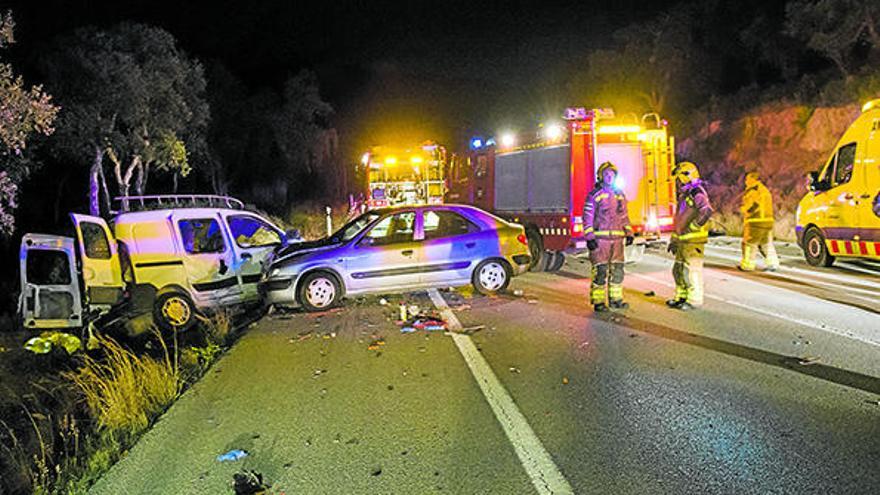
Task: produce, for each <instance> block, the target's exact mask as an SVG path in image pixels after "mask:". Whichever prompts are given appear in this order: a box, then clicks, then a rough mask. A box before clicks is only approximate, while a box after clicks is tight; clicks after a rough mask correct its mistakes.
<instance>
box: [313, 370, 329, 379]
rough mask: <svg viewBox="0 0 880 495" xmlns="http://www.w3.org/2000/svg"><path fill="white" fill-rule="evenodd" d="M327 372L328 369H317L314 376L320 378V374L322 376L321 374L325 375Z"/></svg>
mask: <svg viewBox="0 0 880 495" xmlns="http://www.w3.org/2000/svg"><path fill="white" fill-rule="evenodd" d="M325 373H327V370H322V369H316V370H315V371H314V372H313V373H312V378H318V377H319V376H321V375H323V374H325Z"/></svg>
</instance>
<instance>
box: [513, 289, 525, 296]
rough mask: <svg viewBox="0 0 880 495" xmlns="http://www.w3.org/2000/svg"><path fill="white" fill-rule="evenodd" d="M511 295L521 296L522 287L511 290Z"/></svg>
mask: <svg viewBox="0 0 880 495" xmlns="http://www.w3.org/2000/svg"><path fill="white" fill-rule="evenodd" d="M513 295H514V296H516V297H522V296H523V291H522V289H516V290H514V291H513Z"/></svg>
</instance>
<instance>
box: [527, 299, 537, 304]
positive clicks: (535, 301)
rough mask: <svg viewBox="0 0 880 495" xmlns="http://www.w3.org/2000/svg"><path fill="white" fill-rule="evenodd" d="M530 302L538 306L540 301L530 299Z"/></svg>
mask: <svg viewBox="0 0 880 495" xmlns="http://www.w3.org/2000/svg"><path fill="white" fill-rule="evenodd" d="M528 302H529V304H538V300H537V299H529V301H528Z"/></svg>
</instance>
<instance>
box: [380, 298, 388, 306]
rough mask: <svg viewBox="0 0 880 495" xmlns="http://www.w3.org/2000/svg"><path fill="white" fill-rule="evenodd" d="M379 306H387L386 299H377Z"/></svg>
mask: <svg viewBox="0 0 880 495" xmlns="http://www.w3.org/2000/svg"><path fill="white" fill-rule="evenodd" d="M379 305H380V306H387V305H388V299H385V298H384V297H383V298H382V299H379Z"/></svg>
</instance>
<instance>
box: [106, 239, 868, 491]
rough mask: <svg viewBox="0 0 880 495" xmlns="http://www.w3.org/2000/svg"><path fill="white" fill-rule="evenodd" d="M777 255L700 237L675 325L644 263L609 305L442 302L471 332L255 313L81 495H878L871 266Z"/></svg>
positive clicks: (465, 296) (556, 286)
mask: <svg viewBox="0 0 880 495" xmlns="http://www.w3.org/2000/svg"><path fill="white" fill-rule="evenodd" d="M781 251H782V253H781V254H782V255H783V264H784V265H785V267H784V268H783V270H781V271H780V272H777V273H775V274H768V273H750V274H742V273H740V272H738V271H736V270H735V269H733V268H732V267H733V264H734V262H733V261H731V259H735V258H736V244H735V242H734V241H732V240H727V241H726V240H721V241H716V242H715V245H713V246H712V247H711V248H710V249H709V263H708V269H707V272H706V277H705V278H706V292H707V301H706V305H705V306H704V307H703V308H702V309H700V310H699V311H696V312H691V313H681V312H678V311H674V310H670V309H668V308H666V306H665V305H664V303H663V301H664V300H665V299H666V298H667V297H668V296H669V295H670V294H671V292H672V289H671V288H670V284H671V281H672V278H671V275H670V272H669V271H670V267H671V260H670V259H668V258H667V257H666V256H665V254H664V253H662V252H660V251H650V250H649V253H648V255H647V256H646V257H645V259H644V260H643V261H642V262H640V263H638V264H637V265H634V266H628V268H627V271H628V273H627V280H626V283H625V286H626V291H625V296H626V298H627V299H628V300H629V302H630V304H631V308H630V309H629V310H627V311H626V312H623V313H615V314H611V315H601V316H597V315H594V314H593V313H592V312H591V311H590V309H589V307H588V305H587V304H586V290H587V289H586V287H587V283H588V281H587V279H586V276H587V275H586V274H587V269H588V265H587V264H585V263H580V262H578V261H576V260H572V261H570V262H568V263H567V264H566V266H565V268H564V269H563V271H561V272H559V273H556V274H548V273H541V274H527V275H525V276H522V277H520V278H518V279H516V280H515V281H514V283H513V284H512V287H511V293H510V294H507V295H503V296H499V297H479V296H473V295H472V294H471V293H470V291H467V290H458V291H441V292H439V296H441V297H442V298H443V301H444V303H445V304H448V305H449V306H451V307H452V310H451V311H452V313H453V314H454V315H455V320H457V321H458V322H460V326H461V327H462V328H464V329H467V333H469V334H471V335H469V336H466V335H461V334H460V335H456V336H454V337H453V336H451V335H444V334H443V333H442V332H417V333H411V334H402V333H400V331H399V329H398V327H397V326H396V325H395V323H394V322H393V319H394V318H395V314H396V313H397V303H398V302H400V301H401V300H405V301H406V302H407V303H410V304H418V305H420V306H421V307H423V308H430V307H433V302H432V300H431V298H430V297H429V295H428V294H424V293H421V294H408V295H404V296H401V295H396V296H395V295H393V296H387V299H388V301H389V302H390V304H388V305H381V304H380V302H379V298H373V297H371V298H365V299H362V300H359V301H351V302H349V304H348V305H347V306H346V307H345V308H344V309H342V310H337V311H333V312H330V313H326V314H323V315H320V316H314V315H306V314H302V313H290V314H274V315H271V316H269V317H267V318H266V319H264V320H263V321H262V322H260V323H259V324H257V325H255V326H254V327H253V328H251V329H250V330H249V331H248V333H247V334H246V335H245V336H244V337H243V338H242V339H241V340H240V341H239V342H238V343H237V344H236V345H235V346H234V347H233V348H232V349H231V350H230V352H229V353H228V354H227V355H226V356H224V357H223V358H222V359H221V360H220V362H219V363H217V364H216V365H215V366H214V368H213V369H212V370H211V371H210V372H209V373H208V375H207V376H206V377H205V378H204V379H203V380H202V381H200V382H199V383H198V384H196V385H195V386H194V387H193V388H192V389H190V390H189V391H188V392H187V393H186V394H184V396H183V397H182V398H181V399H180V400H179V401H178V402H177V403H176V404H175V405H174V406H172V408H171V409H170V410H169V411H168V412H167V413H166V414H165V415H164V416H163V417H162V419H161V420H160V421H159V423H158V424H157V425H156V426H155V427H154V428H153V430H151V431H150V432H149V433H147V434H146V435H145V436H144V438H143V439H142V440H141V441H140V442H139V443H138V444H137V445H136V446H135V447H134V448H133V449H132V451H131V452H130V453H129V455H128V456H127V457H126V458H125V459H124V460H122V461H121V462H120V463H118V464H117V465H116V466H115V467H114V468H113V469H112V470H111V471H110V472H109V473H108V474H107V475H106V476H105V477H104V478H103V479H102V480H101V481H100V482H99V483H98V484H97V485H96V486H95V487H94V489H93V490H92V493H95V494H119V493H131V494H139V493H156V494H172V493H173V494H189V493H192V494H208V493H209V494H223V493H233V489H232V486H231V482H232V477H233V474H234V473H236V472H238V471H240V470H242V469H247V470H254V471H257V472H259V473H261V474H262V475H263V476H264V478H265V479H266V480H267V481H268V482H269V483H270V484H271V485H272V490H271V493H286V494H294V493H309V494H312V493H328V494H329V493H345V494H355V493H365V494H366V493H369V494H373V493H395V494H398V493H400V494H416V493H419V494H421V493H444V492H445V493H463V494H490V493H498V494H519V493H522V494H531V493H551V492H552V490H553V488H554V487H555V488H557V489H561V490H562V491H565V490H568V489H570V490H571V492H574V493H579V494H580V493H597V494H598V493H615V494H627V493H639V494H644V493H651V494H654V493H736V494H742V493H798V494H804V493H816V494H819V493H821V494H829V493H841V494H843V493H846V494H852V493H877V492H878V486H880V469H878V466H880V359H878V355H880V353H878V351H880V347H878V346H880V314H878V313H880V276H878V273H880V272H878V271H876V267H874V266H872V265H870V264H864V263H852V264H851V263H843V264H841V265H840V266H838V267H835V268H831V269H821V270H816V269H813V268H811V267H807V266H806V265H805V264H803V263H802V262H799V261H798V258H797V252H796V251H794V249H788V248H785V246H781ZM731 257H732V258H731ZM729 258H731V259H729ZM513 291H517V292H516V294H520V292H519V291H521V295H515V294H514V292H513ZM435 297H437V294H436V293H435ZM450 321H451V320H450ZM453 323H454V322H453ZM380 340H381V341H382V342H383V343H382V344H381V345H374V346H372V347H373V349H371V348H370V347H371V344H373V343H375V342H376V341H380ZM468 346H472V347H473V348H474V349H475V350H474V352H473V353H472V354H474V355H476V357H474V356H472V355H469V354H468V353H467V348H468ZM465 356H469V357H467V358H466V357H465ZM480 363H483V364H486V365H488V366H487V367H481V366H483V365H482V364H480ZM486 369H491V370H492V371H491V372H490V373H489V374H488V375H486V374H481V373H485V370H486ZM481 370H482V371H481ZM230 449H244V450H246V451H248V452H249V455H248V457H246V458H244V459H242V460H239V461H235V462H223V463H221V462H218V461H217V460H216V457H217V455H219V454H222V453H224V452H226V451H228V450H230ZM542 455H545V456H546V458H544V457H542ZM536 459H537V460H536ZM541 459H545V460H546V462H545V461H542V460H541ZM554 473H555V474H558V475H559V476H560V477H561V482H557V483H556V484H555V485H553V484H552V483H545V482H546V478H545V476H548V475H549V476H551V477H552V475H554ZM548 487H549V488H548Z"/></svg>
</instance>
